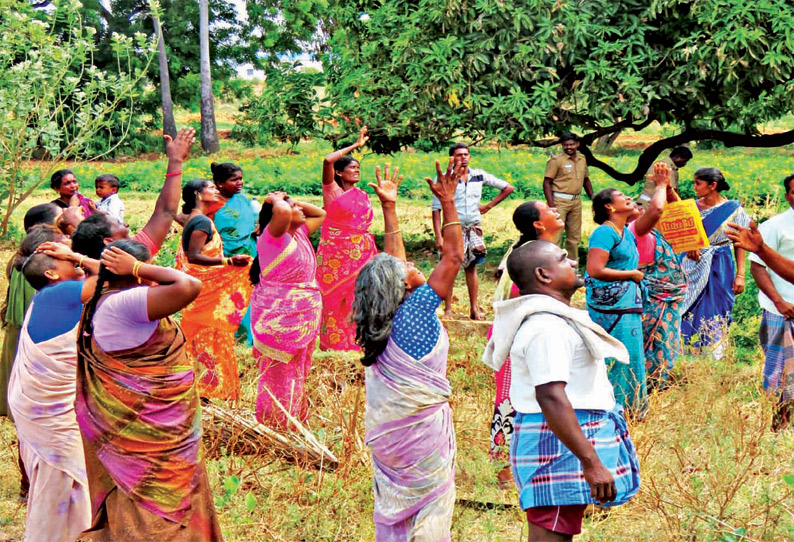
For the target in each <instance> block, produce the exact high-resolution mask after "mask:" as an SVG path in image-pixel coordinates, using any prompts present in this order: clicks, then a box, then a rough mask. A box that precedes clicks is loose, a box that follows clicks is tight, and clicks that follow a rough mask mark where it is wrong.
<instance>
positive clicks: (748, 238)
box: [725, 222, 764, 252]
mask: <svg viewBox="0 0 794 542" xmlns="http://www.w3.org/2000/svg"><path fill="white" fill-rule="evenodd" d="M725 235H726V236H727V237H728V239H730V240H731V241H733V245H734V246H735V247H737V248H743V249H744V250H749V251H750V252H759V251H760V250H761V249H762V248H763V247H764V238H763V236H762V235H761V232H759V231H758V227H757V226H756V225H755V222H750V227H749V228H743V227H742V226H740V225H738V224H735V223H733V222H731V223H730V224H728V227H727V228H725Z"/></svg>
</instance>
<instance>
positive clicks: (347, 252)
mask: <svg viewBox="0 0 794 542" xmlns="http://www.w3.org/2000/svg"><path fill="white" fill-rule="evenodd" d="M325 211H326V213H327V214H326V217H325V221H324V222H323V226H322V231H321V235H320V244H319V246H318V247H317V284H318V285H319V287H320V291H321V292H322V296H323V311H322V318H321V323H320V349H321V350H355V351H357V350H358V349H359V348H358V345H356V325H355V323H353V322H352V321H351V320H350V313H351V311H352V308H353V298H354V297H355V289H356V278H357V277H358V273H359V271H361V268H363V267H364V266H365V265H366V263H367V262H368V261H370V260H371V259H372V258H373V257H374V256H375V255H376V254H377V253H378V248H377V247H376V246H375V238H374V237H373V236H372V234H371V233H369V228H370V226H371V225H372V220H373V218H374V213H373V211H372V204H371V203H370V201H369V196H368V195H367V193H366V192H364V191H363V190H361V189H360V188H355V187H354V188H351V189H350V190H348V191H346V192H344V193H343V194H341V195H340V196H339V197H337V198H336V199H335V200H334V201H332V202H331V203H330V204H328V205H326V209H325Z"/></svg>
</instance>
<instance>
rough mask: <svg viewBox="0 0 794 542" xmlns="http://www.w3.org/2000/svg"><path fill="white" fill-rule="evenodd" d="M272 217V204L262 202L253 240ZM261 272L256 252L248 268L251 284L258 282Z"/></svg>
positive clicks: (261, 232)
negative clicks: (256, 232)
mask: <svg viewBox="0 0 794 542" xmlns="http://www.w3.org/2000/svg"><path fill="white" fill-rule="evenodd" d="M272 219H273V204H272V203H268V202H265V203H263V204H262V208H261V209H260V210H259V233H258V234H257V235H256V237H255V238H254V239H255V240H256V239H258V238H259V236H260V235H262V234H263V233H264V232H265V227H266V226H267V225H268V224H270V221H271V220H272ZM261 273H262V269H261V268H260V267H259V255H258V254H257V255H256V256H254V261H253V263H252V264H251V267H250V268H249V269H248V278H250V279H251V284H253V285H254V286H256V285H257V284H259V278H260V277H259V275H260V274H261Z"/></svg>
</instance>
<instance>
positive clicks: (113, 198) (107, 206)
mask: <svg viewBox="0 0 794 542" xmlns="http://www.w3.org/2000/svg"><path fill="white" fill-rule="evenodd" d="M96 208H97V209H98V210H100V211H104V212H106V213H107V214H108V215H110V216H112V217H113V218H115V219H116V220H118V221H119V222H121V223H124V202H122V201H121V198H120V197H119V195H118V194H111V195H109V196H107V197H106V198H102V199H101V200H99V201H98V202H96Z"/></svg>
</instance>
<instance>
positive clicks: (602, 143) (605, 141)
mask: <svg viewBox="0 0 794 542" xmlns="http://www.w3.org/2000/svg"><path fill="white" fill-rule="evenodd" d="M622 131H623V128H619V129H618V130H616V131H614V132H612V133H610V134H604V135H602V136H601V137H599V138H598V140H597V141H596V145H595V152H597V153H598V154H605V153H607V152H609V149H611V148H612V145H613V144H614V143H615V140H617V138H618V136H619V135H620V133H621V132H622Z"/></svg>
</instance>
